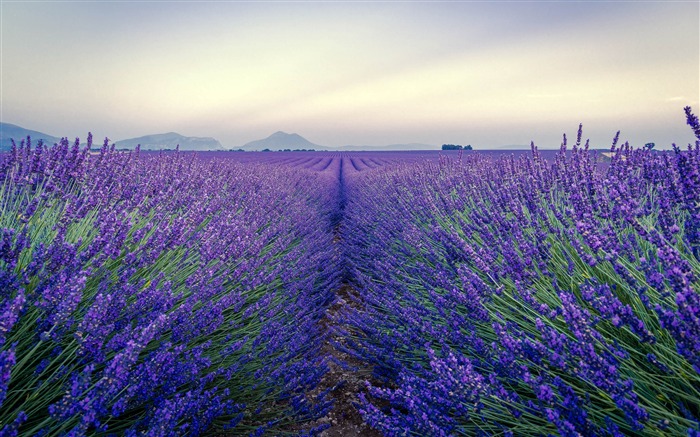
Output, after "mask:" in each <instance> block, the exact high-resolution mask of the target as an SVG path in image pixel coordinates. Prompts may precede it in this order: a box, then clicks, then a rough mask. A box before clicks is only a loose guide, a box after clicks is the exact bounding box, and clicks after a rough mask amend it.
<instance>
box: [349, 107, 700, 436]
mask: <svg viewBox="0 0 700 437" xmlns="http://www.w3.org/2000/svg"><path fill="white" fill-rule="evenodd" d="M687 116H688V122H689V124H690V125H691V126H692V127H693V128H694V130H695V133H696V135H697V137H698V140H700V126H699V125H698V121H697V118H695V117H694V116H693V115H692V114H691V113H690V109H689V108H687ZM580 140H581V138H580V132H579V138H578V140H577V142H576V144H575V145H574V146H573V148H572V150H570V151H568V152H566V151H565V150H566V138H565V139H564V144H563V146H562V152H561V153H560V154H559V155H557V156H556V157H555V159H554V160H551V161H547V160H543V159H542V157H541V155H540V154H539V153H538V152H537V150H536V149H535V148H534V146H533V154H532V156H530V157H520V158H518V159H515V158H503V157H501V158H498V159H492V158H489V157H488V156H485V155H481V154H479V155H466V154H465V155H464V156H462V158H461V160H452V159H445V160H443V161H441V162H434V161H433V162H427V163H425V164H423V165H413V166H405V167H396V168H393V169H390V170H383V171H375V172H365V173H355V174H352V175H348V176H347V177H346V181H347V193H348V194H347V199H348V201H347V206H346V209H345V221H344V226H343V238H344V240H345V243H346V245H347V246H348V247H351V248H352V250H350V251H348V252H347V255H348V256H349V258H350V259H349V261H350V264H351V268H352V269H353V276H354V278H355V279H356V281H357V284H356V288H357V289H358V290H359V291H360V293H361V300H360V301H359V302H358V305H357V306H359V307H360V309H359V310H352V309H348V311H347V313H346V314H345V317H344V322H345V323H346V324H347V325H348V326H349V328H348V330H347V332H346V333H345V334H346V335H347V336H348V341H347V343H346V345H349V346H348V347H347V350H348V352H351V353H353V354H354V355H355V356H357V357H358V358H360V359H362V360H366V361H368V362H369V363H371V364H373V365H374V366H375V372H374V380H373V384H371V385H369V386H368V393H367V394H365V395H361V405H360V409H361V412H362V414H363V416H364V418H365V420H366V421H367V422H368V423H369V424H371V425H372V426H373V427H375V428H377V429H379V430H381V431H382V432H383V433H384V434H385V435H388V436H398V435H434V436H439V435H491V434H497V435H500V434H503V435H552V434H560V435H564V436H577V435H623V434H639V433H643V434H648V435H666V434H669V435H682V434H688V435H698V434H699V432H700V424H699V423H698V420H699V419H700V141H698V143H696V145H695V146H694V147H691V146H689V147H688V150H684V151H681V150H676V151H675V152H673V153H654V152H651V151H648V150H645V151H641V150H631V149H630V148H629V147H628V146H627V145H625V146H623V147H621V148H619V149H617V150H616V154H615V157H614V158H613V159H612V162H610V164H609V166H607V168H605V169H603V170H601V169H600V166H599V162H598V159H597V156H596V154H594V153H592V152H590V151H589V150H588V144H587V143H586V145H585V146H582V145H581V143H580ZM616 142H617V137H616V139H615V143H616ZM615 147H616V145H615V144H614V145H613V150H615Z"/></svg>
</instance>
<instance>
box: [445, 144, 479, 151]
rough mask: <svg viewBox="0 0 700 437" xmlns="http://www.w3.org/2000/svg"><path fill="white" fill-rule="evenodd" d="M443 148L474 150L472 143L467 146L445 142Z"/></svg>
mask: <svg viewBox="0 0 700 437" xmlns="http://www.w3.org/2000/svg"><path fill="white" fill-rule="evenodd" d="M442 150H473V149H472V145H471V144H467V145H466V146H462V145H459V144H443V145H442Z"/></svg>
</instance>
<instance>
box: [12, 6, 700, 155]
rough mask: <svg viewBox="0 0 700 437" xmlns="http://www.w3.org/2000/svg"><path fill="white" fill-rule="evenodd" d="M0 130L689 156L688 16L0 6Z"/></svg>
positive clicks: (691, 19)
mask: <svg viewBox="0 0 700 437" xmlns="http://www.w3.org/2000/svg"><path fill="white" fill-rule="evenodd" d="M0 36H1V40H0V52H1V65H0V79H1V80H0V82H1V83H0V85H1V86H0V88H1V96H0V102H1V114H0V121H2V122H6V123H12V124H17V125H20V126H22V127H25V128H28V129H33V130H38V131H41V132H44V133H46V134H49V135H54V136H58V137H60V136H68V137H72V138H74V137H76V136H79V137H81V138H82V137H85V136H86V135H87V132H88V131H91V132H92V133H93V135H95V137H96V138H101V139H103V138H104V137H109V138H110V139H112V140H114V141H117V140H121V139H126V138H132V137H138V136H142V135H148V134H156V133H164V132H171V131H174V132H178V133H180V134H183V135H187V136H211V137H214V138H216V139H218V140H219V141H220V142H221V143H222V144H223V145H224V146H226V147H232V148H233V147H238V146H241V145H243V144H244V143H246V142H248V141H252V140H256V139H260V138H265V137H267V136H269V135H270V134H272V133H274V132H276V131H285V132H289V133H298V134H300V135H302V136H304V137H305V138H307V139H308V140H310V141H312V142H314V143H316V144H321V145H326V146H342V145H349V144H353V145H386V144H396V143H427V144H435V145H440V144H443V143H451V144H465V145H466V144H471V145H473V146H474V147H475V148H483V149H488V148H495V147H500V146H504V145H529V143H530V141H534V142H535V144H537V145H538V146H539V147H540V148H552V147H558V146H559V144H560V142H561V138H562V133H567V135H568V136H570V137H571V136H574V137H575V134H576V130H577V129H578V125H579V123H583V134H584V138H590V140H591V145H592V146H593V147H609V145H610V143H611V140H612V138H613V137H614V135H615V133H616V132H617V131H618V130H620V131H621V134H620V137H621V140H623V141H625V140H626V141H629V142H630V143H631V144H632V145H633V146H636V147H640V146H642V145H644V144H645V143H647V142H655V143H656V145H657V148H664V147H669V146H670V144H671V143H672V142H675V143H677V144H679V145H686V144H687V143H689V142H693V141H694V137H693V135H692V132H691V130H690V129H689V128H688V127H687V126H686V124H685V117H684V114H683V107H684V106H687V105H690V106H692V107H693V108H694V111H695V113H696V114H698V113H700V103H699V101H700V2H698V0H691V1H670V0H667V1H614V2H613V1H586V2H577V1H546V2H545V1H467V2H439V1H433V2H421V1H411V2H342V1H341V2H329V1H326V2H310V1H306V2H285V1H279V2H260V1H252V2H228V1H196V2H195V1H177V2H176V1H166V2H163V1H51V0H49V1H30V0H22V1H8V0H0Z"/></svg>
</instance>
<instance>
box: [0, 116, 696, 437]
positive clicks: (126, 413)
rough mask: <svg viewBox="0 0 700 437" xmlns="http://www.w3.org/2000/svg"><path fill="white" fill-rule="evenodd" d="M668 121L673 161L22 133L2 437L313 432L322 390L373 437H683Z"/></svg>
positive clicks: (2, 272) (690, 218)
mask: <svg viewBox="0 0 700 437" xmlns="http://www.w3.org/2000/svg"><path fill="white" fill-rule="evenodd" d="M686 115H687V122H688V124H689V126H690V128H691V129H693V131H694V134H695V136H696V137H697V139H698V141H697V142H696V143H695V144H694V145H689V146H688V147H687V148H685V147H684V148H675V149H674V150H673V151H666V152H663V151H661V152H660V151H653V150H651V149H632V148H631V147H629V145H627V144H618V137H617V136H615V139H614V140H613V143H612V147H611V149H610V151H612V152H614V154H613V156H612V158H611V159H607V160H605V159H603V157H602V155H601V154H600V153H599V152H595V151H592V150H589V145H588V143H584V141H583V140H582V137H581V135H582V134H581V131H580V130H579V135H578V138H577V139H575V140H574V141H569V144H567V140H566V138H564V142H563V144H562V148H561V150H559V151H546V152H545V151H538V150H537V148H536V147H535V146H534V145H533V147H532V150H531V151H519V152H500V153H499V152H477V151H474V152H463V153H461V152H344V153H340V152H270V153H263V152H258V153H232V152H202V153H196V154H195V153H187V152H179V151H178V152H161V153H146V152H139V151H138V150H137V151H134V152H119V151H116V150H115V149H114V147H110V146H109V145H108V143H107V142H105V144H104V145H103V146H102V147H100V146H94V145H92V138H91V137H90V138H88V146H87V147H81V146H80V142H79V140H76V141H75V143H71V142H69V141H68V140H65V139H64V140H63V141H62V142H61V143H59V144H55V145H52V146H49V145H45V144H41V143H38V144H33V143H32V141H31V139H29V138H27V139H26V140H24V141H22V142H21V143H18V144H17V145H16V146H15V147H13V149H12V151H11V152H10V153H6V154H3V155H0V213H1V215H0V232H1V233H2V234H1V235H0V436H17V435H22V436H24V435H27V436H30V435H41V436H63V435H66V436H80V435H127V436H137V435H149V436H170V435H254V436H255V435H257V436H262V435H319V434H322V435H329V434H328V433H330V432H333V427H334V426H338V424H337V423H335V424H334V423H333V422H331V421H329V420H327V417H328V415H329V414H330V413H331V412H332V411H334V409H335V408H338V403H337V402H336V396H337V395H336V392H337V391H339V390H342V386H343V383H344V381H343V380H342V377H343V375H345V376H348V377H349V376H350V375H355V376H357V375H360V376H361V378H362V380H363V384H362V386H361V388H360V389H359V390H357V392H356V393H354V394H353V403H352V405H351V406H350V407H349V408H350V409H353V412H350V411H345V412H342V413H343V414H346V413H347V414H351V413H352V414H356V415H358V417H360V418H361V420H362V421H363V422H364V423H365V424H366V426H367V430H370V429H371V432H372V433H379V434H381V435H386V436H407V435H413V436H459V435H464V436H472V435H518V436H519V435H525V436H547V435H562V436H590V435H611V436H618V435H659V436H661V435H689V436H697V435H700V123H698V119H697V118H696V117H695V116H694V115H693V114H692V113H691V112H690V108H687V109H686ZM571 143H573V144H571ZM341 289H350V290H352V293H349V294H346V295H343V296H342V298H341V296H340V294H339V292H338V291H339V290H341ZM331 308H334V309H333V311H331ZM329 350H332V351H333V352H331V353H329V352H328V351H329ZM341 354H342V355H341ZM340 356H347V357H351V360H347V361H343V360H341V359H339V358H338V357H340ZM331 366H340V367H341V368H342V369H343V371H342V372H340V375H341V378H340V379H338V380H334V381H332V383H329V382H328V379H327V378H328V375H329V368H330V367H331ZM360 367H362V368H363V369H365V370H366V371H363V370H362V369H360ZM367 369H368V370H367ZM336 377H337V376H336ZM331 435H332V434H331ZM336 435H337V434H336ZM372 435H375V434H372Z"/></svg>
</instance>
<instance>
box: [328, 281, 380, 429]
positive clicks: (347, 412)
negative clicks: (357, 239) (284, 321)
mask: <svg viewBox="0 0 700 437" xmlns="http://www.w3.org/2000/svg"><path fill="white" fill-rule="evenodd" d="M336 294H337V299H336V302H335V303H334V304H333V306H331V307H330V308H328V310H327V312H326V320H325V321H324V323H325V328H326V329H327V330H328V331H329V333H330V335H329V338H328V340H327V341H326V343H325V344H324V346H323V348H322V353H323V354H324V356H327V357H331V358H332V359H331V360H329V367H330V370H329V371H328V373H326V375H325V376H324V378H323V380H322V381H321V383H320V385H319V389H320V390H326V389H329V388H330V389H331V392H330V396H331V397H332V398H333V400H334V405H333V409H332V410H331V411H330V412H329V413H328V414H327V415H326V416H325V417H322V418H321V419H319V420H318V421H317V422H316V423H317V424H319V425H320V424H323V423H329V424H330V425H331V427H330V428H329V429H327V430H325V431H322V432H321V433H320V434H319V436H320V437H344V436H349V437H353V436H363V437H381V436H382V434H381V433H380V432H379V431H377V430H375V429H373V428H371V427H370V426H369V425H367V424H366V423H364V421H363V420H362V416H361V415H360V413H359V412H358V411H357V409H356V408H355V406H354V404H355V403H357V402H358V397H357V395H358V393H361V392H365V391H366V388H365V381H367V380H370V379H371V375H372V367H370V366H368V365H367V364H366V363H363V362H362V361H359V360H357V359H356V358H354V357H352V356H350V355H348V354H347V353H345V352H342V351H339V350H338V349H337V348H335V347H334V346H333V342H337V343H339V344H343V342H344V339H343V337H342V336H339V335H337V334H334V333H333V331H334V327H335V326H337V323H338V317H337V316H338V313H339V312H340V311H341V310H342V308H344V307H345V306H347V305H353V299H352V297H351V295H356V294H357V291H356V290H354V289H353V288H352V287H351V286H350V285H347V284H345V285H343V286H341V288H340V289H339V290H338V291H337V292H336ZM334 361H340V362H341V363H344V364H345V366H341V365H339V364H338V363H336V362H334Z"/></svg>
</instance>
